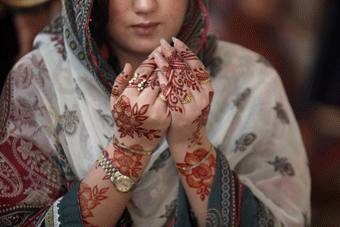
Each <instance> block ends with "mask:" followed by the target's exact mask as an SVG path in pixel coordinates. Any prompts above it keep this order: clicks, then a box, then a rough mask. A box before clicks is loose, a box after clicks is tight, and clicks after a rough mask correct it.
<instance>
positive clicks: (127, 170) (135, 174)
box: [103, 141, 151, 182]
mask: <svg viewBox="0 0 340 227" xmlns="http://www.w3.org/2000/svg"><path fill="white" fill-rule="evenodd" d="M103 155H105V157H106V158H107V159H108V160H109V162H110V163H111V164H112V166H113V167H114V168H115V169H116V170H118V171H119V172H120V173H121V174H123V175H125V176H128V177H131V178H132V179H133V180H134V181H136V182H137V181H138V180H139V178H140V177H141V175H142V173H143V172H144V170H145V168H146V167H147V165H148V163H149V161H150V158H151V155H143V154H136V153H132V152H129V151H127V150H124V149H122V148H120V147H118V146H117V145H115V144H114V143H113V141H111V142H110V143H109V145H108V146H107V148H106V150H105V151H104V153H103Z"/></svg>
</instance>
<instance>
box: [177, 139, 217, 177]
mask: <svg viewBox="0 0 340 227" xmlns="http://www.w3.org/2000/svg"><path fill="white" fill-rule="evenodd" d="M212 151H213V145H212V144H211V146H210V149H209V152H208V154H207V155H206V156H205V157H204V158H202V160H201V161H199V162H197V163H196V164H195V165H192V166H185V167H181V166H178V165H177V164H175V166H176V167H177V168H178V169H181V170H184V171H186V170H192V169H194V168H196V167H198V166H200V165H201V164H202V163H204V162H205V161H206V160H207V159H208V158H209V156H210V155H211V153H212Z"/></svg>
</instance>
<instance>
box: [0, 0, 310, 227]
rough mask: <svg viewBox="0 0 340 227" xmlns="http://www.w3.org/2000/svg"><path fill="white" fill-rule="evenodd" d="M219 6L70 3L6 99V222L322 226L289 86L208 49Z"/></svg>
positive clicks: (235, 51)
mask: <svg viewBox="0 0 340 227" xmlns="http://www.w3.org/2000/svg"><path fill="white" fill-rule="evenodd" d="M206 4H207V2H205V1H201V0H187V1H183V0H171V1H168V0H128V1H121V0H117V1H104V0H103V1H91V0H88V1H79V0H74V1H63V19H59V20H56V21H55V22H54V23H53V24H51V26H49V27H48V28H46V29H44V31H43V32H42V33H41V34H40V35H39V36H38V37H37V38H36V40H35V42H36V46H37V49H36V50H35V51H33V52H31V53H30V54H29V55H27V56H25V57H24V58H23V59H21V60H20V62H19V63H18V64H17V65H16V66H15V67H14V68H13V70H12V73H11V74H10V76H9V77H8V79H7V82H6V84H5V87H4V92H3V94H2V100H3V101H2V109H3V110H2V116H3V117H1V124H0V126H1V147H0V149H1V153H0V154H1V157H2V159H1V160H2V162H1V165H2V168H1V179H2V182H3V184H2V185H3V186H2V194H1V204H4V205H2V210H1V212H2V213H1V223H2V224H5V225H14V224H18V225H22V224H23V223H25V222H26V225H31V226H35V225H52V224H53V225H56V226H81V225H84V226H112V225H117V226H129V225H134V226H173V225H175V226H196V225H197V226H204V225H207V226H257V225H261V226H262V225H277V226H301V225H303V224H305V225H307V224H308V223H309V221H308V220H309V218H310V203H309V196H310V179H309V172H308V167H307V158H306V154H305V151H304V147H303V144H302V142H301V137H300V134H299V129H298V127H297V124H296V122H295V119H294V116H293V114H292V111H291V109H290V106H289V104H288V103H287V98H286V96H285V94H284V91H283V88H282V85H281V82H280V80H279V78H278V75H277V74H276V72H275V70H274V69H273V68H272V67H270V65H269V64H268V63H267V62H266V61H265V60H264V59H263V58H262V57H261V56H259V55H257V54H255V53H253V52H250V51H249V50H245V49H244V48H242V47H240V46H236V45H233V44H230V43H224V42H216V41H215V40H214V38H213V37H207V29H208V15H207V13H206ZM61 23H62V24H63V34H61V27H60V26H61ZM103 25H104V26H103ZM103 27H105V29H103ZM173 36H176V37H177V38H172V37H173ZM159 40H161V41H160V43H161V45H160V43H159ZM172 40H173V43H174V47H172V46H171V45H170V44H169V43H170V42H172ZM180 40H182V41H183V42H184V43H185V44H186V45H185V44H184V43H183V42H182V41H180ZM188 47H189V48H190V49H191V50H193V51H194V52H192V51H191V50H190V49H189V48H188ZM216 47H217V48H216ZM197 56H198V57H197ZM204 65H205V66H206V67H204ZM118 74H119V75H118ZM116 75H118V76H116ZM213 96H214V99H213ZM110 102H111V104H110ZM209 112H210V113H209ZM208 115H209V121H207V118H208ZM111 116H113V118H112V117H111ZM177 169H178V170H177ZM19 173H20V175H19Z"/></svg>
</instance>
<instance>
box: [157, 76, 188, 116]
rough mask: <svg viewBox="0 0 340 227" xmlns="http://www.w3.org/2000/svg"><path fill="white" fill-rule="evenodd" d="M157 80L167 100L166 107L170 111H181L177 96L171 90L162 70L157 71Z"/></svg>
mask: <svg viewBox="0 0 340 227" xmlns="http://www.w3.org/2000/svg"><path fill="white" fill-rule="evenodd" d="M158 80H159V84H160V87H161V89H162V93H163V95H164V97H165V98H166V100H167V102H168V107H169V109H170V111H171V112H179V113H183V108H182V106H181V103H180V100H179V98H178V97H177V95H176V93H175V92H174V91H173V87H172V86H171V83H170V82H169V81H168V79H167V77H166V75H164V74H163V73H162V71H159V72H158Z"/></svg>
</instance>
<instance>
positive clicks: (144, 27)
mask: <svg viewBox="0 0 340 227" xmlns="http://www.w3.org/2000/svg"><path fill="white" fill-rule="evenodd" d="M158 25H159V23H140V24H136V25H133V26H132V28H133V30H134V31H135V32H136V33H137V34H139V35H150V34H152V33H153V32H154V31H155V30H156V29H157V27H158Z"/></svg>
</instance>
